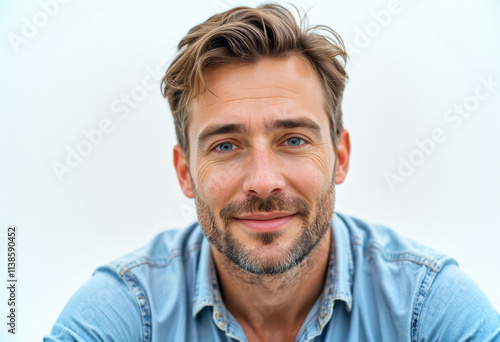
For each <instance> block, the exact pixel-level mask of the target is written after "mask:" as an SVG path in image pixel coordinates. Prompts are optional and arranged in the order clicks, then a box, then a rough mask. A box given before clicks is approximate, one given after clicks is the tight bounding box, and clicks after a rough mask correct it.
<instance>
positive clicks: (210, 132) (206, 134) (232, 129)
mask: <svg viewBox="0 0 500 342" xmlns="http://www.w3.org/2000/svg"><path fill="white" fill-rule="evenodd" d="M227 133H248V129H247V127H246V126H244V125H242V124H225V125H217V124H215V125H210V126H208V127H207V128H205V129H204V130H203V131H202V132H201V133H200V134H199V135H198V145H199V146H202V145H204V144H205V142H206V141H207V140H208V139H210V137H212V136H214V135H219V134H227Z"/></svg>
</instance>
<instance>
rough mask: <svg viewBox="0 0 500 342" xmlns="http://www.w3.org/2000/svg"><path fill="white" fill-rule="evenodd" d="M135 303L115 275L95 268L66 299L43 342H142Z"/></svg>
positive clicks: (136, 302)
mask: <svg viewBox="0 0 500 342" xmlns="http://www.w3.org/2000/svg"><path fill="white" fill-rule="evenodd" d="M142 335H143V330H142V319H141V314H140V310H139V303H138V301H137V299H136V298H135V296H134V295H133V293H132V291H131V290H130V289H129V288H128V286H127V284H125V282H123V280H122V279H120V278H119V277H118V276H117V275H116V273H114V272H113V271H111V270H109V269H107V268H99V269H98V270H97V271H96V272H94V275H93V276H92V278H91V279H89V280H88V281H87V282H86V283H85V284H84V285H83V286H82V287H81V288H80V289H79V290H78V291H77V292H76V293H75V294H74V295H73V296H72V297H71V299H70V300H69V302H68V303H67V304H66V306H65V307H64V309H63V311H62V312H61V314H60V316H59V318H58V319H57V321H56V323H55V324H54V326H53V327H52V330H51V332H50V334H49V335H48V336H45V337H44V339H43V341H44V342H55V341H65V342H66V341H106V342H108V341H117V342H128V341H130V342H132V341H133V342H138V341H142V340H143V338H142Z"/></svg>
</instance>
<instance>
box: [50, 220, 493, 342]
mask: <svg viewBox="0 0 500 342" xmlns="http://www.w3.org/2000/svg"><path fill="white" fill-rule="evenodd" d="M332 230H333V235H332V236H333V237H334V238H333V239H332V245H331V250H330V258H329V265H328V274H327V277H326V281H325V284H324V289H323V293H322V294H321V296H320V297H319V298H318V299H317V301H316V303H315V304H314V306H313V307H312V309H311V310H310V312H309V313H308V316H307V318H306V320H305V321H304V322H303V324H302V327H301V328H300V331H299V333H298V335H297V338H296V341H299V342H306V341H315V342H320V341H454V342H455V341H481V342H484V341H500V316H499V314H498V312H496V310H495V309H494V308H493V306H492V304H491V303H490V302H489V301H488V299H487V298H486V296H485V295H484V293H483V292H482V291H481V290H480V289H479V288H478V286H477V285H476V284H475V283H474V282H473V281H472V280H471V279H470V278H469V277H468V276H467V275H466V274H464V272H463V271H461V270H460V268H459V267H458V266H457V263H456V261H454V260H453V259H451V258H449V257H447V256H445V255H443V254H440V253H438V252H436V251H434V250H432V249H430V248H428V247H425V246H422V245H420V244H418V243H416V242H413V241H411V240H409V239H407V238H404V237H402V236H400V235H398V234H397V233H395V232H394V231H392V230H390V229H388V228H386V227H383V226H380V225H374V224H369V223H366V222H363V221H361V220H359V219H356V218H353V217H350V216H347V215H342V214H338V213H336V214H335V215H334V217H333V222H332ZM290 300H293V299H292V298H291V299H290ZM254 314H255V313H254ZM256 314H257V315H260V316H259V317H260V318H261V319H265V318H266V317H267V316H268V315H271V314H272V302H270V303H262V311H261V312H258V313H256ZM246 340H247V339H246V337H245V334H244V332H243V330H242V328H241V326H240V324H239V323H238V321H237V320H236V319H235V318H234V317H233V316H232V315H231V313H230V312H229V311H228V310H227V309H226V307H225V305H224V303H223V302H222V300H221V293H220V289H219V284H218V281H217V274H216V270H215V266H214V262H213V259H212V254H211V250H210V244H209V242H208V240H207V239H206V237H205V236H204V235H203V234H202V232H201V230H200V227H199V225H198V224H193V225H191V226H190V227H188V228H187V229H183V230H170V231H165V232H163V233H161V234H159V235H158V236H156V237H155V238H154V239H153V240H152V241H151V243H149V244H148V245H147V246H145V247H143V248H141V249H139V250H137V251H135V252H133V253H131V254H128V255H126V256H124V257H122V258H120V259H117V260H115V261H114V262H112V263H110V264H109V265H106V266H103V267H99V268H98V269H97V270H96V271H95V272H94V274H93V276H92V278H91V279H90V280H89V281H88V282H87V283H86V284H84V285H83V286H82V287H81V288H80V289H79V290H78V291H77V292H76V293H75V294H74V296H73V297H72V298H71V299H70V301H69V302H68V303H67V305H66V307H65V308H64V310H63V311H62V313H61V315H60V316H59V318H58V320H57V322H56V323H55V325H54V326H53V328H52V331H51V333H50V335H48V336H46V337H45V338H44V341H45V342H48V341H117V342H127V341H145V342H150V341H154V342H160V341H162V342H164V341H176V342H178V341H189V342H198V341H199V342H206V341H246Z"/></svg>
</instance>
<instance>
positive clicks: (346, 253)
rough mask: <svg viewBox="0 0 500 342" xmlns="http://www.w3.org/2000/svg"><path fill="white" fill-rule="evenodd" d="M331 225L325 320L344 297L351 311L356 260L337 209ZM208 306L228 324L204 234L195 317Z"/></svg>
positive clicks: (323, 301)
mask: <svg viewBox="0 0 500 342" xmlns="http://www.w3.org/2000/svg"><path fill="white" fill-rule="evenodd" d="M331 228H332V230H333V234H332V239H331V248H330V259H329V262H328V275H327V277H326V281H325V286H324V289H323V292H322V294H321V296H320V299H319V302H320V303H321V308H319V310H320V311H319V315H320V317H322V318H323V319H324V320H325V321H326V320H329V318H330V316H331V311H332V309H333V302H334V301H336V300H341V301H344V302H345V303H346V308H347V310H348V311H351V307H352V292H351V287H352V277H353V261H352V252H351V244H350V238H349V232H348V230H347V227H346V226H345V223H344V222H343V221H342V219H341V218H340V217H339V216H338V215H337V214H336V213H335V214H334V216H333V220H332V225H331ZM206 306H213V307H214V313H213V316H214V320H215V321H216V322H217V323H218V325H220V327H221V328H225V327H226V326H227V324H228V315H227V312H226V308H225V306H224V304H223V303H222V299H221V294H220V290H219V284H218V281H217V273H216V270H215V264H214V261H213V257H212V251H211V249H210V243H209V241H208V239H207V238H206V237H205V236H203V240H202V243H201V250H200V259H199V264H198V271H197V275H196V287H195V293H194V299H193V318H196V315H197V314H198V313H199V312H200V311H201V310H202V309H203V308H204V307H206ZM326 308H328V309H326ZM326 316H328V317H326Z"/></svg>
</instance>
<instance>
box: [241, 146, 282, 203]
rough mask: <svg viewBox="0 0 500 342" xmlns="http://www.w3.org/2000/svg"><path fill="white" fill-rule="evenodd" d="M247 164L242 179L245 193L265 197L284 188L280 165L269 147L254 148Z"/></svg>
mask: <svg viewBox="0 0 500 342" xmlns="http://www.w3.org/2000/svg"><path fill="white" fill-rule="evenodd" d="M247 165H248V167H247V169H246V170H245V172H246V174H245V178H244V181H243V191H244V192H245V194H248V195H253V196H259V197H261V198H267V197H269V196H270V195H272V194H275V193H279V192H281V191H283V190H284V189H285V179H284V177H283V175H282V165H281V163H280V161H279V159H278V156H276V155H275V153H274V152H273V151H271V150H270V149H269V148H266V147H262V148H254V149H253V151H252V153H251V154H250V160H249V161H248V164H247Z"/></svg>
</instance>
